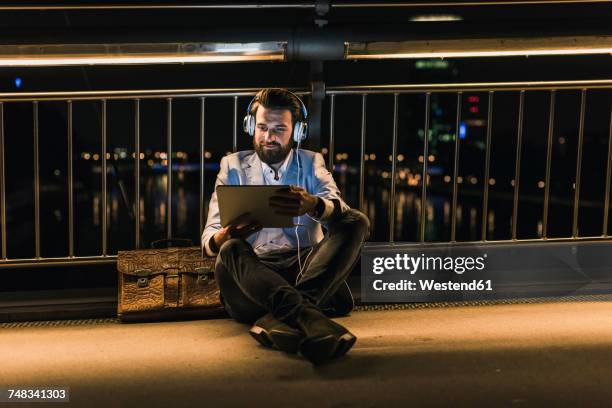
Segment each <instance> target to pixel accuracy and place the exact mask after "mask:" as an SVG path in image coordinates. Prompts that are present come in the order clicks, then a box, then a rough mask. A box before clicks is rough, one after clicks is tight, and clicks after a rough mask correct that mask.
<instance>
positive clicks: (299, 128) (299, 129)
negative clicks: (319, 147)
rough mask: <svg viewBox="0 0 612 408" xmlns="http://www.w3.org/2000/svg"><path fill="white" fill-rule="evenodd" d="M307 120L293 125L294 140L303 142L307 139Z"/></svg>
mask: <svg viewBox="0 0 612 408" xmlns="http://www.w3.org/2000/svg"><path fill="white" fill-rule="evenodd" d="M307 128H308V125H307V124H306V122H301V121H300V122H297V123H296V124H295V126H294V127H293V141H294V142H296V143H299V142H303V141H304V140H305V139H306V129H307Z"/></svg>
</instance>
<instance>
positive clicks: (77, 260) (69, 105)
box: [0, 80, 612, 269]
mask: <svg viewBox="0 0 612 408" xmlns="http://www.w3.org/2000/svg"><path fill="white" fill-rule="evenodd" d="M592 89H612V80H593V81H554V82H552V81H551V82H505V83H465V84H420V85H402V86H396V85H384V86H353V87H331V88H328V89H327V95H329V100H330V104H329V106H330V112H329V113H330V129H329V150H328V166H329V167H330V169H331V168H333V166H334V144H335V131H334V123H335V122H334V118H335V109H336V97H337V96H339V95H360V96H361V139H360V152H361V156H360V170H359V196H358V197H359V200H358V202H359V206H360V208H361V209H362V210H363V208H364V192H365V163H364V154H365V143H366V137H367V134H366V116H367V115H366V108H367V99H368V96H369V95H373V94H390V95H393V139H392V140H393V141H392V143H393V146H392V163H391V180H392V182H391V188H390V201H389V202H390V205H389V220H390V221H389V237H390V238H389V242H391V243H393V242H394V237H395V222H394V220H395V198H396V185H395V184H396V183H395V180H396V176H397V144H398V103H399V96H400V95H401V94H424V95H425V117H424V124H425V126H424V129H425V133H424V134H425V137H424V138H423V158H424V160H423V166H422V175H421V180H422V185H421V202H422V203H426V200H427V194H428V191H427V185H428V183H427V179H428V178H427V176H428V165H427V162H428V160H427V157H428V152H429V146H428V145H429V143H428V137H427V135H428V130H429V127H430V110H431V95H432V94H433V93H454V94H456V97H457V111H456V118H455V119H456V120H455V140H454V155H453V179H452V182H453V189H452V224H451V242H454V241H455V240H456V227H457V196H458V184H459V183H458V180H457V179H458V169H459V162H460V138H459V137H458V135H459V126H460V122H461V98H462V95H463V93H464V92H468V91H470V92H474V91H476V92H486V93H487V94H488V113H487V116H488V120H487V129H486V154H485V178H484V183H483V203H482V232H481V233H482V237H481V238H482V240H481V241H479V242H480V243H484V242H486V243H503V242H541V241H543V240H567V239H570V240H583V239H606V238H608V229H607V224H608V210H609V207H610V199H609V195H610V182H611V179H612V111H611V115H610V128H609V147H608V154H607V167H606V192H605V199H604V205H603V207H604V222H603V226H602V234H601V235H600V236H595V237H579V236H578V214H579V205H580V177H581V171H582V157H581V156H582V148H583V143H584V121H585V109H586V95H587V92H588V90H592ZM257 90H258V89H244V88H243V89H178V90H140V91H88V92H38V93H0V224H1V225H0V230H1V237H2V246H1V257H0V269H6V268H14V267H26V266H27V267H31V266H43V265H65V264H80V265H85V264H98V263H112V262H115V261H116V255H113V254H109V253H107V252H108V251H107V241H108V236H107V230H108V223H107V211H106V205H107V203H106V201H107V187H106V182H107V171H106V168H107V163H106V150H107V121H108V117H107V115H108V114H107V101H111V100H131V101H133V103H134V117H133V120H134V123H133V126H134V146H135V154H134V161H135V162H134V164H135V166H134V181H135V191H134V195H135V197H134V202H135V203H139V202H140V194H141V193H140V187H139V186H140V177H141V175H140V165H139V163H140V160H141V158H140V153H141V150H140V149H141V145H140V139H141V133H140V126H141V114H140V113H141V112H140V102H141V100H143V99H159V100H165V103H166V119H167V127H166V141H167V146H168V148H167V149H168V155H167V157H168V166H167V183H168V189H167V191H168V193H167V197H166V206H167V211H166V214H167V216H166V235H167V237H168V238H170V236H171V233H172V216H171V214H172V212H171V209H172V196H171V191H172V190H171V187H172V177H173V175H172V141H173V135H172V116H173V109H172V108H173V101H174V100H175V99H177V98H196V99H199V102H200V109H199V127H200V129H199V139H200V140H199V144H200V149H199V156H200V166H201V167H200V172H199V178H200V195H199V199H200V211H199V225H200V231H202V230H203V228H204V217H205V214H204V208H205V206H204V203H205V192H204V181H205V180H204V178H205V166H204V164H205V163H204V160H205V155H204V152H205V150H204V147H205V132H204V124H205V104H206V100H207V99H208V98H233V119H234V125H233V139H232V145H233V150H234V151H236V150H237V146H238V128H237V123H238V98H239V97H243V96H252V95H254V94H255V92H256V91H257ZM534 90H538V91H548V92H549V96H550V108H549V123H548V132H547V151H546V152H547V154H546V176H545V177H546V180H545V192H544V206H543V207H544V208H543V234H542V237H541V239H517V225H518V217H517V216H518V203H519V199H518V198H519V186H520V184H519V180H520V179H519V177H520V164H521V153H522V152H521V140H522V134H523V115H524V98H525V92H527V91H534ZM559 90H579V91H580V94H581V100H580V112H579V118H580V122H579V135H578V157H577V163H576V186H575V192H574V200H573V216H572V221H573V222H572V235H571V236H570V237H566V238H549V237H547V223H548V222H549V208H548V207H549V205H550V188H549V185H550V177H551V163H552V138H553V130H554V129H553V125H554V115H555V98H556V92H557V91H559ZM294 91H295V92H297V93H298V94H301V95H308V94H309V92H307V91H303V90H294ZM500 91H517V92H519V95H520V100H519V114H518V119H517V121H518V123H517V128H518V131H517V147H516V152H515V178H514V180H515V184H514V195H513V211H512V214H513V216H512V236H511V240H509V241H507V240H497V241H487V239H486V238H487V237H486V225H487V213H488V206H489V203H488V197H489V183H488V180H489V173H490V161H491V135H492V113H493V107H494V100H495V95H496V92H500ZM85 100H87V101H97V102H98V103H99V104H100V110H101V118H102V120H101V129H100V130H101V146H102V153H103V154H101V159H102V174H101V185H102V212H101V215H102V223H101V224H102V237H101V239H102V253H101V254H99V255H97V256H77V255H75V250H74V237H75V235H74V178H73V165H74V159H73V102H75V101H85ZM44 101H61V102H64V103H65V104H66V111H67V122H68V123H67V141H68V163H67V169H68V174H67V185H68V229H69V231H68V240H69V242H68V248H69V249H68V256H66V257H54V258H44V257H41V252H40V244H41V242H40V240H41V236H40V178H39V173H40V168H39V166H40V160H39V119H38V112H39V109H38V107H39V103H40V102H44ZM15 102H29V103H31V104H32V107H33V118H32V124H33V137H34V144H33V149H34V227H35V236H34V239H35V256H34V258H28V259H10V258H7V216H6V191H5V190H6V189H5V185H6V183H5V180H6V177H7V175H6V173H5V149H4V146H5V143H4V142H5V138H6V135H5V117H4V107H5V105H6V104H10V103H15ZM420 210H421V214H420V221H419V240H420V242H425V227H426V223H427V217H426V216H425V215H426V213H425V212H426V206H425V205H421V209H420ZM134 228H135V241H134V248H139V247H140V241H141V240H140V230H141V222H140V205H138V204H137V205H135V225H134Z"/></svg>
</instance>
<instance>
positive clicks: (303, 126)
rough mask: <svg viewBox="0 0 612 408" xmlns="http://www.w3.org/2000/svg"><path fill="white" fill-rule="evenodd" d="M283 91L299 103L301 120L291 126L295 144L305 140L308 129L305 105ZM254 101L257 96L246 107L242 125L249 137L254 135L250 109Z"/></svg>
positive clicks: (300, 100) (298, 98) (253, 121)
mask: <svg viewBox="0 0 612 408" xmlns="http://www.w3.org/2000/svg"><path fill="white" fill-rule="evenodd" d="M283 91H284V92H287V93H288V94H290V95H292V96H293V97H294V98H295V99H297V100H298V102H299V103H300V110H301V113H302V118H301V119H300V120H296V121H295V124H294V126H293V140H294V141H295V142H296V143H300V142H301V141H303V140H304V139H306V134H307V129H308V110H307V109H306V105H305V104H304V101H302V99H301V98H300V97H299V96H297V95H296V94H295V93H293V92H291V91H289V90H287V89H283ZM258 94H259V92H258ZM256 99H257V95H255V96H254V97H253V99H251V101H250V102H249V105H248V106H247V113H246V115H245V117H244V120H243V123H242V128H243V130H244V132H245V133H247V134H248V135H249V136H251V137H253V136H254V135H255V117H254V115H253V114H252V113H251V109H252V108H253V104H254V103H255V102H257V101H256Z"/></svg>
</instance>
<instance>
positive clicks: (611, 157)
mask: <svg viewBox="0 0 612 408" xmlns="http://www.w3.org/2000/svg"><path fill="white" fill-rule="evenodd" d="M608 133H609V136H608V167H607V171H606V198H605V202H604V221H603V232H602V235H603V236H604V237H607V236H608V212H609V209H610V176H611V172H612V110H610V127H609V130H608Z"/></svg>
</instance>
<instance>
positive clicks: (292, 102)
mask: <svg viewBox="0 0 612 408" xmlns="http://www.w3.org/2000/svg"><path fill="white" fill-rule="evenodd" d="M259 105H261V106H263V107H264V108H267V109H273V110H274V109H282V110H284V109H287V110H288V111H289V112H291V125H292V126H293V125H295V123H296V122H297V121H300V120H304V117H303V116H304V115H303V113H302V104H301V103H300V101H299V100H298V99H297V98H296V96H295V95H293V94H292V93H291V92H289V91H287V90H286V89H282V88H265V89H262V90H261V91H259V92H257V94H256V95H255V98H253V103H252V104H251V112H250V113H251V115H253V116H255V114H256V113H257V108H258V107H259Z"/></svg>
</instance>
